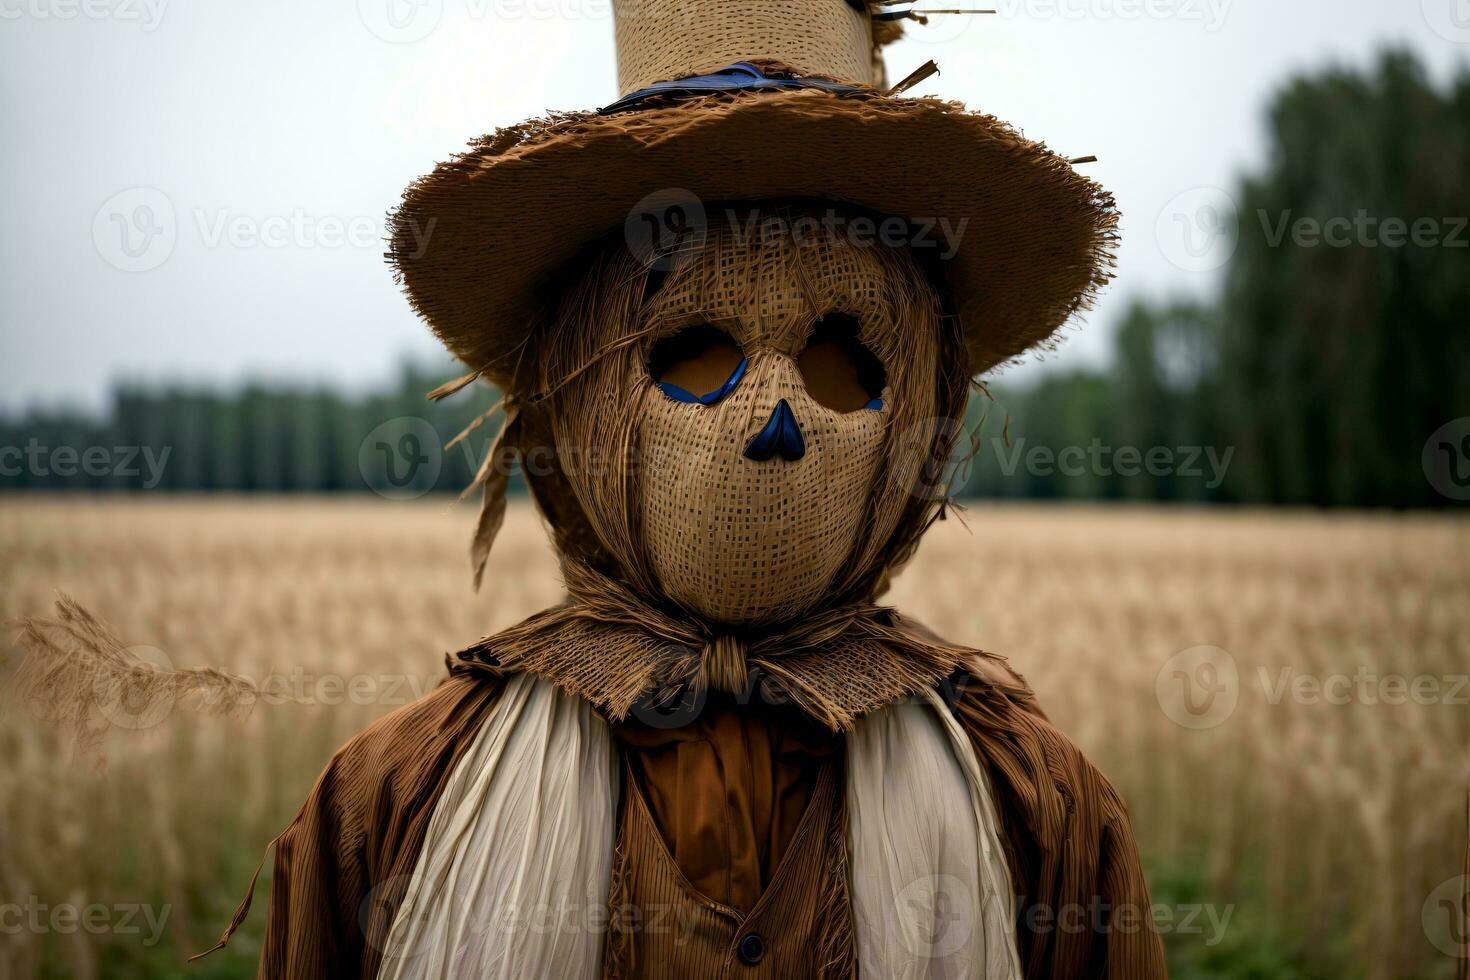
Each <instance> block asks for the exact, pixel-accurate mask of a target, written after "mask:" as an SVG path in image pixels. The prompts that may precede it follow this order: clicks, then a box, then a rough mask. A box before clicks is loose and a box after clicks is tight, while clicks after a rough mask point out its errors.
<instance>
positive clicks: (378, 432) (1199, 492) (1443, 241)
mask: <svg viewBox="0 0 1470 980" xmlns="http://www.w3.org/2000/svg"><path fill="white" fill-rule="evenodd" d="M1268 123H1269V136H1270V152H1269V155H1268V157H1267V160H1266V163H1265V164H1264V166H1262V167H1261V168H1260V169H1259V171H1258V172H1256V173H1253V174H1250V175H1248V176H1247V177H1245V178H1244V179H1243V180H1241V181H1240V183H1239V185H1238V186H1236V187H1235V188H1234V189H1232V190H1231V191H1230V192H1229V194H1228V198H1227V203H1228V206H1229V207H1230V208H1232V209H1233V210H1234V212H1235V213H1234V216H1233V218H1232V221H1231V225H1230V227H1229V228H1225V229H1223V230H1222V229H1219V228H1217V229H1213V233H1225V232H1228V233H1229V234H1230V235H1231V236H1232V237H1230V239H1229V240H1228V241H1227V242H1225V243H1224V244H1225V246H1226V247H1228V248H1230V249H1233V251H1231V254H1230V258H1229V261H1228V263H1225V264H1224V266H1223V269H1222V283H1221V286H1220V288H1219V290H1218V293H1217V294H1216V295H1215V296H1213V297H1212V298H1210V299H1207V300H1188V301H1179V300H1170V301H1162V302H1160V301H1137V302H1135V303H1134V304H1133V305H1132V306H1131V308H1130V309H1129V310H1128V311H1127V313H1126V315H1125V316H1124V317H1123V320H1122V322H1121V325H1120V328H1119V329H1118V330H1117V332H1116V334H1115V338H1114V349H1113V351H1112V357H1111V359H1110V361H1109V363H1108V364H1107V366H1106V367H1105V368H1100V369H1096V370H1081V371H1072V372H1067V373H1053V374H1049V375H1044V376H1043V377H1041V379H1040V380H1039V381H1036V382H1033V383H1031V384H1027V385H1014V384H1004V383H1000V384H995V385H993V386H991V388H990V389H989V395H990V397H977V398H975V399H974V400H973V402H972V406H971V413H970V418H969V420H968V421H969V425H970V429H971V430H972V432H973V433H974V439H973V441H967V442H966V446H965V449H966V451H965V453H964V456H965V458H964V459H962V460H958V461H957V465H956V473H955V479H956V481H957V484H958V485H959V486H960V487H962V488H963V492H964V494H965V495H968V496H980V497H1008V498H1051V499H1137V500H1165V501H1201V502H1222V503H1245V504H1294V505H1318V506H1358V507H1385V506H1386V507H1425V506H1430V507H1435V506H1451V505H1454V504H1456V503H1458V502H1460V501H1463V500H1465V499H1470V371H1467V370H1466V369H1467V365H1470V329H1467V328H1470V230H1467V227H1466V225H1467V223H1470V218H1467V213H1470V72H1466V71H1462V72H1461V73H1460V74H1459V75H1458V76H1457V77H1456V78H1455V79H1453V80H1452V81H1451V82H1450V83H1449V84H1448V86H1436V85H1434V84H1433V83H1432V82H1431V81H1430V80H1429V79H1428V78H1427V77H1426V74H1425V72H1424V69H1423V68H1422V66H1420V65H1419V64H1418V63H1417V62H1416V61H1415V60H1414V59H1413V58H1412V57H1411V56H1409V55H1407V54H1403V53H1396V52H1391V53H1388V54H1386V55H1384V56H1383V57H1382V58H1381V59H1380V60H1379V62H1378V63H1377V64H1376V65H1374V66H1373V67H1372V68H1370V69H1368V70H1365V71H1351V70H1347V69H1331V70H1328V71H1324V72H1320V73H1317V74H1314V75H1310V76H1305V77H1301V78H1298V79H1296V80H1294V81H1292V82H1290V83H1289V84H1287V85H1286V86H1285V87H1284V88H1283V89H1282V90H1281V91H1280V92H1279V93H1278V94H1277V96H1276V97H1275V99H1274V100H1273V102H1272V104H1271V105H1270V107H1269V112H1268ZM1210 216H1211V218H1212V219H1218V218H1219V217H1220V215H1219V214H1217V213H1215V211H1211V212H1210ZM1143 217H1144V219H1145V220H1144V221H1143V222H1141V226H1146V225H1147V224H1148V222H1147V220H1146V219H1147V218H1148V217H1149V216H1143ZM1184 217H1185V219H1186V220H1190V219H1193V218H1196V217H1199V216H1198V215H1189V214H1186V215H1184ZM1203 230H1204V231H1212V230H1211V229H1208V228H1206V229H1203ZM1217 244H1219V243H1217ZM452 373H454V369H453V367H452V366H451V365H449V364H448V363H447V362H446V363H445V364H443V365H434V366H432V367H424V366H419V367H405V368H404V369H403V371H402V372H401V374H400V377H399V378H398V379H397V381H396V382H395V384H393V385H392V386H390V390H388V391H385V392H381V393H376V394H365V395H347V394H343V393H341V392H336V391H332V390H328V389H325V388H315V389H311V388H300V387H287V386H273V385H264V384H256V385H247V386H244V387H242V388H239V389H238V390H233V391H228V392H219V391H211V390H207V389H200V388H189V387H186V386H182V387H181V386H168V387H149V386H142V385H131V384H130V385H123V386H120V387H119V388H118V389H117V390H116V392H115V393H114V397H113V399H112V405H111V408H110V410H109V411H108V413H107V414H106V416H105V417H103V418H100V419H99V418H90V417H87V416H84V415H81V414H78V413H67V412H60V413H29V414H27V415H24V416H22V417H16V418H10V419H0V489H90V490H114V489H115V490H153V489H161V490H170V491H201V490H226V491H245V492H253V491H259V492H280V493H290V492H337V491H364V490H376V491H377V492H379V493H382V494H384V495H387V496H395V497H406V496H414V495H417V494H420V493H425V492H429V491H450V490H458V489H460V488H462V487H464V486H465V485H466V484H468V482H469V481H470V479H471V477H472V475H473V473H474V471H475V469H476V468H477V466H478V464H479V461H480V460H479V454H481V453H483V452H484V451H485V449H486V446H487V445H488V437H489V434H490V433H491V432H493V429H494V424H493V422H492V423H491V424H490V425H488V426H485V427H483V428H482V429H480V430H479V431H478V432H477V438H475V439H470V440H466V441H465V442H463V443H460V444H459V445H457V446H456V447H454V448H453V449H451V450H448V451H445V450H444V449H443V446H444V444H445V443H446V442H447V441H448V440H449V439H450V438H451V437H453V436H454V435H455V434H456V433H458V432H459V431H460V430H461V429H462V428H463V427H464V426H466V425H468V424H469V423H470V422H471V421H472V420H473V419H474V418H475V416H476V415H477V414H479V413H480V412H482V411H484V410H485V409H486V408H487V407H488V406H489V405H490V403H491V401H492V400H493V393H492V392H489V391H487V390H483V389H480V390H477V392H476V393H474V394H468V393H466V394H462V395H459V396H456V397H454V398H450V399H447V400H445V401H443V402H440V403H437V404H429V403H428V402H426V401H425V399H424V392H426V391H427V390H429V389H431V388H433V387H434V386H435V385H436V384H438V383H439V382H440V381H442V380H443V379H444V378H445V377H446V376H448V375H450V374H452Z"/></svg>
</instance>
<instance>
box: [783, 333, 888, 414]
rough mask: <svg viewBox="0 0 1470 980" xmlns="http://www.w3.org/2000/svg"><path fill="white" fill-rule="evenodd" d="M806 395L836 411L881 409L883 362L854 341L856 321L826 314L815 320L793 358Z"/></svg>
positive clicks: (884, 376) (856, 339)
mask: <svg viewBox="0 0 1470 980" xmlns="http://www.w3.org/2000/svg"><path fill="white" fill-rule="evenodd" d="M796 366H797V367H798V368H800V369H801V379H802V381H804V382H805V383H806V391H807V394H809V395H811V396H812V399H813V400H815V401H816V403H817V404H818V405H822V406H824V407H826V408H830V409H832V410H833V411H836V412H855V411H857V410H858V409H860V408H873V409H879V408H882V407H883V401H882V397H883V385H884V384H885V383H886V382H887V380H888V377H887V372H885V371H884V370H883V362H881V361H879V360H878V358H877V357H876V356H874V354H873V352H872V351H870V350H868V349H867V348H866V347H864V346H863V342H862V341H861V340H859V339H858V322H857V320H856V319H854V318H853V317H851V316H848V315H847V314H845V313H829V314H828V315H827V316H824V317H822V319H820V320H818V321H817V325H816V328H815V329H813V330H812V335H811V338H810V339H809V340H807V342H806V350H804V351H802V352H801V353H800V354H799V355H797V358H796Z"/></svg>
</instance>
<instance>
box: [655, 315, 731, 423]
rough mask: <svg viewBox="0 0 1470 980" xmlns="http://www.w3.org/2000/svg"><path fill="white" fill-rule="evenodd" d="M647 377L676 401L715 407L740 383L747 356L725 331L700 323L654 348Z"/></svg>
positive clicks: (664, 339)
mask: <svg viewBox="0 0 1470 980" xmlns="http://www.w3.org/2000/svg"><path fill="white" fill-rule="evenodd" d="M648 373H649V375H650V376H651V377H652V378H653V380H654V381H655V382H657V384H658V386H659V388H660V390H662V391H663V393H664V394H665V395H668V396H669V397H670V398H672V399H674V400H675V401H681V402H697V403H699V404H701V405H713V404H714V403H715V402H717V401H719V400H720V399H721V398H724V397H725V396H726V395H728V394H729V393H730V391H731V390H732V389H734V387H735V385H736V384H738V383H739V381H740V377H741V375H743V374H744V373H745V354H744V353H743V352H742V351H741V350H740V345H739V344H737V343H735V341H734V339H733V338H732V337H731V336H730V335H729V334H727V333H725V331H723V330H721V329H719V328H718V327H714V326H711V325H709V324H707V323H701V324H699V325H698V326H693V327H686V328H684V329H683V330H680V331H679V332H678V333H676V334H674V335H673V336H672V337H665V338H663V339H662V340H660V341H659V342H658V343H656V344H654V345H653V350H652V351H651V352H650V353H649V355H648Z"/></svg>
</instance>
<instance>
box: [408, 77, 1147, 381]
mask: <svg viewBox="0 0 1470 980" xmlns="http://www.w3.org/2000/svg"><path fill="white" fill-rule="evenodd" d="M673 188H677V189H679V190H681V191H684V192H688V193H689V194H691V195H693V197H694V198H696V199H698V200H700V201H704V202H720V201H741V202H759V201H766V200H782V199H788V200H789V199H823V200H828V201H832V202H834V203H836V204H839V205H842V204H847V205H852V206H854V207H856V208H859V209H862V210H864V211H867V212H873V213H877V214H880V215H893V216H898V217H902V218H906V219H909V220H911V221H913V222H916V223H917V224H918V225H921V226H922V225H925V224H927V225H929V226H930V228H931V233H932V234H934V235H939V236H942V235H943V230H944V228H946V227H947V228H948V229H950V232H951V236H950V237H951V238H952V239H953V240H952V241H948V242H945V246H946V247H944V248H941V249H937V250H936V251H937V252H941V253H945V254H949V253H952V254H949V257H948V258H947V259H945V260H944V261H943V262H942V266H943V268H944V270H945V275H946V276H947V277H948V279H949V282H950V285H951V287H952V291H953V293H954V297H955V303H956V307H957V312H958V314H959V316H960V319H961V322H962V326H963V329H964V334H965V338H966V349H967V352H968V354H969V358H970V370H971V372H972V373H980V372H982V371H985V370H987V369H989V368H992V367H994V366H996V365H997V364H1000V363H1002V362H1005V361H1008V360H1011V359H1013V358H1015V357H1016V356H1017V355H1019V354H1021V353H1022V352H1024V351H1026V350H1029V349H1031V348H1033V347H1036V346H1038V345H1044V344H1046V343H1047V342H1048V340H1049V339H1050V338H1052V337H1053V336H1054V335H1055V334H1056V332H1057V331H1058V330H1059V329H1060V328H1061V327H1062V326H1063V325H1064V324H1065V323H1066V322H1067V320H1068V319H1069V318H1070V317H1071V316H1072V315H1073V314H1075V313H1076V312H1078V311H1079V310H1082V309H1085V308H1087V307H1088V306H1089V305H1090V304H1091V301H1092V299H1093V297H1094V295H1095V294H1096V292H1097V290H1098V289H1100V288H1101V287H1102V286H1103V285H1104V284H1105V283H1106V282H1107V281H1108V280H1109V279H1111V277H1112V272H1111V270H1112V266H1113V250H1114V247H1115V245H1116V239H1117V222H1118V214H1117V210H1116V208H1115V206H1114V203H1113V198H1112V196H1111V195H1110V194H1108V193H1107V192H1106V191H1105V190H1103V188H1102V187H1100V186H1099V185H1098V184H1096V183H1094V182H1093V181H1091V180H1089V179H1087V178H1085V177H1083V176H1081V175H1080V174H1078V173H1077V172H1076V171H1075V170H1073V169H1072V167H1071V166H1070V165H1069V163H1068V162H1067V161H1066V160H1065V159H1064V158H1062V157H1060V156H1058V155H1057V154H1056V153H1053V152H1052V151H1050V150H1048V149H1047V148H1046V147H1045V146H1044V145H1042V144H1040V143H1036V142H1033V141H1030V140H1027V139H1025V138H1024V137H1022V136H1021V135H1020V134H1018V133H1017V132H1016V131H1015V130H1013V129H1012V128H1011V127H1010V126H1008V125H1006V124H1005V123H1003V122H1001V121H999V120H997V119H995V118H994V117H992V116H986V115H981V114H978V113H972V112H968V111H966V110H965V109H964V108H963V107H962V106H960V105H958V104H957V103H952V102H944V101H940V100H937V99H901V98H891V97H886V96H882V95H878V94H876V93H872V94H866V93H865V94H862V95H859V96H852V95H843V96H838V95H834V94H831V93H828V92H823V91H819V90H799V91H790V92H744V93H728V94H721V95H717V96H706V97H700V98H697V99H693V100H690V101H685V102H680V103H677V104H674V105H669V106H664V107H659V108H652V109H645V110H641V111H638V112H628V113H620V114H615V115H606V116H602V115H596V114H593V113H587V114H577V115H563V116H553V117H549V118H546V119H542V120H535V121H532V122H530V123H526V124H523V125H521V126H516V127H512V128H510V129H504V130H500V131H499V132H497V133H494V134H492V135H490V136H486V137H484V138H482V139H480V140H479V141H477V142H476V143H474V144H473V145H472V146H471V147H470V149H469V150H468V151H467V152H466V153H464V154H461V155H460V156H459V157H457V158H455V159H454V160H451V161H449V162H446V163H443V164H440V165H439V166H438V167H437V168H436V169H435V170H434V171H433V172H432V173H430V174H428V175H427V176H425V177H423V178H421V179H419V180H418V181H416V182H414V183H413V184H412V185H411V186H410V187H409V188H408V190H407V191H405V192H404V199H403V202H402V204H401V205H400V206H399V208H398V209H397V210H396V211H395V212H394V214H393V216H392V233H391V238H390V251H389V259H390V260H391V261H392V263H393V264H394V266H395V267H396V269H397V273H398V275H399V277H400V280H401V282H402V283H403V285H404V288H405V291H406V292H407V294H408V297H409V300H410V302H411V303H412V304H413V307H414V309H416V310H417V311H418V313H419V314H420V315H421V316H422V317H423V318H424V319H425V320H426V321H427V322H428V324H429V326H430V327H431V328H432V329H433V331H434V333H435V334H437V335H438V337H439V338H440V340H441V341H443V343H444V344H445V346H447V347H448V348H449V350H450V351H451V352H452V353H453V354H454V355H455V356H457V357H458V358H460V359H461V360H462V361H464V362H465V363H466V364H467V365H469V366H470V367H471V368H474V369H479V370H480V371H481V375H482V376H483V377H485V378H487V379H488V380H490V381H493V382H495V383H497V384H499V385H502V386H505V385H508V384H510V383H511V381H512V379H513V377H514V375H515V372H516V369H517V364H518V363H519V361H520V359H521V357H522V356H523V354H524V349H525V347H526V341H527V340H528V338H529V336H530V333H531V331H532V330H533V329H534V327H535V323H536V322H537V320H538V318H539V315H540V314H541V312H542V311H543V310H544V309H545V304H546V303H548V302H550V301H552V300H553V299H554V295H551V294H550V290H551V289H552V288H553V287H554V284H555V277H556V274H557V273H559V272H561V271H562V270H563V269H564V268H565V267H566V266H567V264H568V263H569V262H571V261H572V260H573V259H574V258H576V257H577V255H578V254H579V252H581V251H582V249H584V248H585V247H586V246H587V245H588V243H590V242H592V241H594V240H596V239H599V238H601V237H603V236H605V235H606V234H608V233H609V232H610V231H613V230H615V229H617V228H619V227H620V226H622V225H623V224H624V222H625V221H626V220H627V218H628V215H629V211H630V209H632V208H633V207H634V205H635V204H636V203H638V202H640V201H642V200H644V199H645V198H647V197H648V196H649V195H651V194H655V193H656V192H662V191H668V190H670V189H673ZM946 223H947V224H946ZM956 232H957V233H956Z"/></svg>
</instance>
